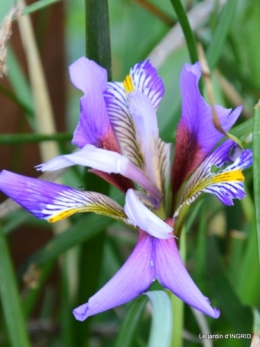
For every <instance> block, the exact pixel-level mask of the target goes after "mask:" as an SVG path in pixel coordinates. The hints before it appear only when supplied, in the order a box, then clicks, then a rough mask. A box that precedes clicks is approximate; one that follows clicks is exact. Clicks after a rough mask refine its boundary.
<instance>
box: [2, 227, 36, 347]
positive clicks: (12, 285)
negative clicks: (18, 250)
mask: <svg viewBox="0 0 260 347" xmlns="http://www.w3.org/2000/svg"><path fill="white" fill-rule="evenodd" d="M0 297H1V301H2V307H3V311H4V315H5V322H6V328H7V332H8V336H9V340H10V346H12V347H18V346H19V347H29V346H30V343H29V338H28V334H27V329H26V326H25V321H24V317H23V314H22V308H21V302H20V298H19V293H18V288H17V284H16V280H15V276H14V271H13V266H12V263H11V259H10V254H9V250H8V246H7V242H6V239H5V236H4V234H3V231H2V228H1V226H0Z"/></svg>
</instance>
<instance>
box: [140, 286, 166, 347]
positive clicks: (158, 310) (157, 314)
mask: <svg viewBox="0 0 260 347" xmlns="http://www.w3.org/2000/svg"><path fill="white" fill-rule="evenodd" d="M144 295H146V296H147V297H148V298H149V300H150V301H151V304H152V307H153V315H152V326H151V331H150V337H149V342H148V347H158V346H160V347H170V345H171V338H172V329H173V314H172V309H171V301H170V298H169V296H168V295H167V294H166V293H165V292H163V291H162V290H158V291H150V292H146V293H145V294H144Z"/></svg>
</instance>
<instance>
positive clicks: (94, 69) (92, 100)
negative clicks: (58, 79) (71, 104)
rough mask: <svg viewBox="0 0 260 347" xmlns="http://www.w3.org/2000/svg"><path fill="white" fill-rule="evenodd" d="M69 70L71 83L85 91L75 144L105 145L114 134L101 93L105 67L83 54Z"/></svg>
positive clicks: (104, 86) (81, 145) (105, 74)
mask: <svg viewBox="0 0 260 347" xmlns="http://www.w3.org/2000/svg"><path fill="white" fill-rule="evenodd" d="M69 72H70V78H71V81H72V83H73V84H74V85H75V87H76V88H78V89H80V90H82V91H83V92H84V96H83V97H82V98H81V99H80V119H79V123H78V126H77V128H76V130H75V132H74V136H73V140H72V143H74V144H76V145H77V146H78V147H80V148H81V147H83V146H84V145H86V144H93V145H95V146H97V147H103V143H104V142H107V141H109V140H108V138H110V137H113V132H112V129H111V125H110V121H109V118H108V114H107V110H106V104H105V101H104V97H103V94H102V93H103V91H104V90H105V89H106V85H107V73H106V70H105V69H103V68H102V67H101V66H99V65H97V64H96V63H95V62H94V61H92V60H89V59H87V58H85V57H82V58H80V59H78V60H77V61H76V62H75V63H73V64H72V65H71V66H70V68H69ZM112 142H113V141H112Z"/></svg>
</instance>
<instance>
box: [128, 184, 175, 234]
mask: <svg viewBox="0 0 260 347" xmlns="http://www.w3.org/2000/svg"><path fill="white" fill-rule="evenodd" d="M124 210H125V213H126V215H127V217H128V219H129V220H130V222H131V223H132V224H133V225H134V226H138V227H139V228H141V229H142V230H144V231H146V232H147V233H148V234H150V235H152V236H155V237H156V238H159V239H167V238H171V237H173V234H172V230H173V229H172V227H170V226H169V225H168V224H166V223H165V222H164V221H163V220H161V219H160V218H159V217H157V216H156V215H155V214H154V213H153V212H152V211H150V210H149V209H148V208H147V207H146V206H145V205H144V204H143V203H142V202H141V201H140V200H139V199H138V197H137V196H136V194H135V192H134V190H133V189H129V190H128V191H127V193H126V202H125V207H124Z"/></svg>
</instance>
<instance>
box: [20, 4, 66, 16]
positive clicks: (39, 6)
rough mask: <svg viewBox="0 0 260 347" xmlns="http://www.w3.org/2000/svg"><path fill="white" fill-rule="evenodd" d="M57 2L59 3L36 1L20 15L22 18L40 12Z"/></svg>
mask: <svg viewBox="0 0 260 347" xmlns="http://www.w3.org/2000/svg"><path fill="white" fill-rule="evenodd" d="M58 1H60V0H40V1H37V2H35V3H33V4H31V5H29V6H27V7H25V8H24V9H23V11H22V15H23V16H24V15H26V14H29V13H33V12H35V11H38V10H41V9H43V8H44V7H47V6H50V5H52V4H55V2H58Z"/></svg>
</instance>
